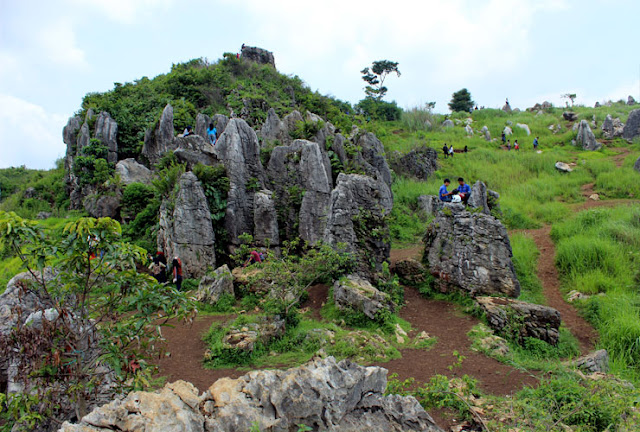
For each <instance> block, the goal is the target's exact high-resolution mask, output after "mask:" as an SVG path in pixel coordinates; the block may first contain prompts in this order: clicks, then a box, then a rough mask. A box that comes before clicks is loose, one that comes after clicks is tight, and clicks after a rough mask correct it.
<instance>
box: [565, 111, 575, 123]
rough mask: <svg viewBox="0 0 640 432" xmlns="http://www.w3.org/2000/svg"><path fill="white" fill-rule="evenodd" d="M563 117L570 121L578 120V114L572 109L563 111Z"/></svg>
mask: <svg viewBox="0 0 640 432" xmlns="http://www.w3.org/2000/svg"><path fill="white" fill-rule="evenodd" d="M562 117H563V118H564V119H565V120H566V121H568V122H574V121H577V120H578V114H576V113H574V112H571V111H565V112H563V113H562Z"/></svg>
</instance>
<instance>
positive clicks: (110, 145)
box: [95, 111, 118, 163]
mask: <svg viewBox="0 0 640 432" xmlns="http://www.w3.org/2000/svg"><path fill="white" fill-rule="evenodd" d="M117 136H118V123H116V121H115V120H114V119H112V118H111V116H110V115H109V113H108V112H106V111H102V112H101V113H100V114H98V117H97V118H96V125H95V137H96V138H97V139H99V140H100V141H101V142H102V145H103V146H105V147H107V149H109V154H108V156H107V161H108V162H109V163H116V162H118V140H117Z"/></svg>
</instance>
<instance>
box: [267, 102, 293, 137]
mask: <svg viewBox="0 0 640 432" xmlns="http://www.w3.org/2000/svg"><path fill="white" fill-rule="evenodd" d="M260 136H261V137H262V139H263V142H265V143H268V142H273V141H275V140H278V141H279V142H280V144H288V143H289V142H290V141H291V137H290V136H289V130H288V129H287V125H286V123H285V122H283V121H282V120H280V117H278V114H276V110H274V109H273V108H269V111H268V112H267V120H266V121H265V122H264V124H263V125H262V129H260Z"/></svg>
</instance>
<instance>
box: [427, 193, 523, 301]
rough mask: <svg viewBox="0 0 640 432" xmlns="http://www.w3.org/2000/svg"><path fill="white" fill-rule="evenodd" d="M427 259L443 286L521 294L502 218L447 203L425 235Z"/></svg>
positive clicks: (446, 289)
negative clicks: (472, 211) (500, 219)
mask: <svg viewBox="0 0 640 432" xmlns="http://www.w3.org/2000/svg"><path fill="white" fill-rule="evenodd" d="M424 243H425V255H424V259H423V262H424V264H425V265H426V266H427V268H428V269H429V271H430V272H431V274H432V275H434V276H436V277H437V278H438V285H439V287H440V289H441V290H443V291H449V290H452V289H461V290H463V291H466V292H468V293H469V294H471V295H473V296H476V295H482V294H501V295H507V296H510V297H517V296H518V295H519V294H520V283H519V282H518V278H517V276H516V273H515V270H514V267H513V263H512V261H511V257H512V256H513V254H512V251H511V244H510V242H509V236H508V235H507V230H506V229H505V227H504V226H503V225H502V223H500V221H499V220H497V219H496V218H494V217H493V216H489V215H485V214H483V213H471V212H468V211H467V210H465V208H464V206H463V205H461V204H445V208H444V209H443V210H442V211H440V212H439V213H438V216H437V218H436V219H435V220H434V221H433V222H432V223H431V224H430V225H429V227H428V228H427V232H426V233H425V236H424Z"/></svg>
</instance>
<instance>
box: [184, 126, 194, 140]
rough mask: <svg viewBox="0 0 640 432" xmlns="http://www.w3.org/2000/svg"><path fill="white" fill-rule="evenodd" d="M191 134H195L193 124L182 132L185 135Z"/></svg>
mask: <svg viewBox="0 0 640 432" xmlns="http://www.w3.org/2000/svg"><path fill="white" fill-rule="evenodd" d="M189 135H193V128H192V127H191V126H187V127H186V128H185V130H184V132H182V136H183V137H188V136H189Z"/></svg>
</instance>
